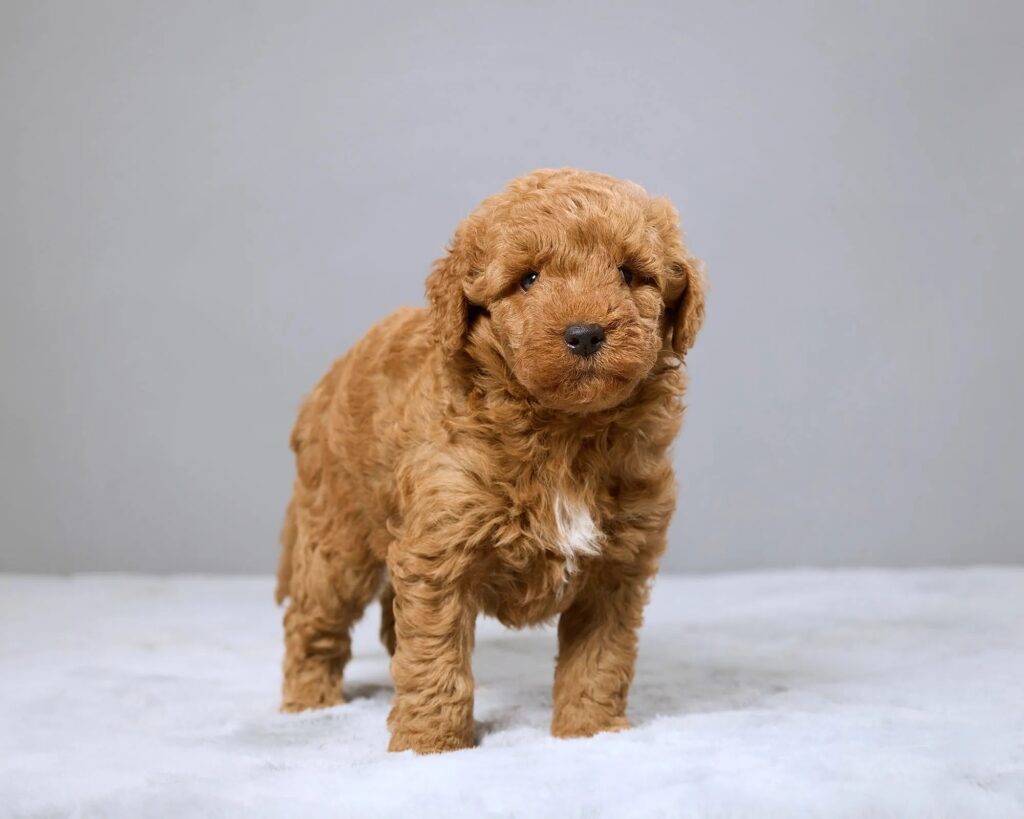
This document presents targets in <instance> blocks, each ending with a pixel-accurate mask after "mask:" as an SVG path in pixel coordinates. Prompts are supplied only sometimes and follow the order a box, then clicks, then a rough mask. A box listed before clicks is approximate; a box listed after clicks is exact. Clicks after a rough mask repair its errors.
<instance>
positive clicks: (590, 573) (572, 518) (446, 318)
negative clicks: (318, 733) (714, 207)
mask: <svg viewBox="0 0 1024 819" xmlns="http://www.w3.org/2000/svg"><path fill="white" fill-rule="evenodd" d="M427 295H428V300H429V308H428V309H426V310H423V309H405V310H400V311H399V312H397V313H395V314H393V315H391V316H390V317H388V318H386V319H384V320H383V321H382V322H380V323H379V324H377V325H376V326H375V327H374V328H373V329H371V330H370V332H369V333H367V335H366V336H365V337H364V338H363V339H362V340H361V341H360V342H359V343H358V344H356V345H355V347H353V348H352V350H351V351H350V352H349V353H348V354H347V355H346V356H344V357H343V358H341V359H339V360H338V361H337V362H335V364H334V366H333V367H332V368H331V370H330V372H328V374H327V375H326V376H325V377H324V379H323V380H322V381H321V382H320V383H319V384H318V385H317V386H316V388H315V389H314V390H313V392H312V394H311V395H310V396H309V397H308V398H307V399H306V401H305V403H304V404H303V405H302V409H301V410H300V412H299V419H298V422H297V423H296V426H295V431H294V432H293V433H292V439H291V445H292V448H293V449H294V450H295V456H296V461H297V464H298V477H297V479H296V481H295V491H294V496H293V498H292V502H291V504H290V505H289V507H288V514H287V519H286V521H285V525H284V531H283V533H282V541H283V544H284V549H283V552H282V555H281V562H280V567H279V569H278V587H277V598H278V602H282V601H283V600H284V598H285V597H290V598H291V600H290V603H289V605H288V609H287V612H286V614H285V618H284V623H285V659H284V702H283V706H282V707H283V709H284V710H286V711H298V710H302V709H305V708H318V707H324V706H329V705H335V704H337V703H340V702H342V695H341V675H342V669H343V668H344V666H345V663H346V661H347V660H348V659H349V656H350V653H351V652H350V634H349V632H350V630H351V627H352V624H353V623H355V621H356V620H358V619H359V617H360V616H361V614H362V612H363V608H364V607H365V606H366V605H367V603H369V602H370V600H372V599H373V598H374V597H375V596H376V595H378V594H380V596H381V602H382V605H383V612H384V614H383V620H382V623H381V639H382V640H383V641H384V644H385V645H386V646H387V648H388V650H389V651H390V652H391V653H392V655H393V659H392V663H391V672H392V676H393V677H394V683H395V699H394V705H393V707H392V709H391V714H390V716H389V717H388V725H389V726H390V729H391V743H390V749H391V750H393V751H401V750H405V749H409V748H411V749H413V750H415V751H418V752H420V753H429V752H435V751H448V750H452V749H455V748H465V747H468V746H471V745H472V744H473V678H472V671H471V667H470V660H471V654H472V651H473V635H474V626H475V621H476V617H477V615H478V614H479V613H481V612H483V613H485V614H489V615H492V616H494V617H497V618H498V619H499V620H500V621H501V622H502V623H504V624H505V625H508V626H512V627H515V628H518V627H522V626H527V625H534V624H537V623H542V622H545V621H548V620H550V619H551V618H553V617H555V616H556V615H558V616H559V623H558V643H559V649H558V663H557V668H556V671H555V688H554V717H553V719H552V723H551V730H552V733H554V734H555V735H556V736H562V737H570V736H589V735H591V734H594V733H597V732H599V731H609V730H617V729H621V728H625V727H628V723H627V721H626V698H627V694H628V690H629V685H630V682H631V681H632V678H633V666H634V661H635V658H636V647H637V629H638V627H639V626H640V622H641V618H642V613H643V607H644V604H645V602H646V598H647V593H648V584H649V582H650V580H651V578H652V576H653V575H654V573H655V571H656V569H657V563H658V559H659V557H660V555H661V553H662V552H663V551H664V549H665V533H666V529H667V528H668V524H669V519H670V517H671V515H672V511H673V509H674V507H675V480H674V477H673V473H672V464H671V462H670V460H669V457H668V454H667V450H668V447H669V445H670V444H671V443H672V440H673V438H674V437H675V435H676V432H677V431H678V429H679V425H680V421H681V419H682V413H683V405H682V395H683V389H684V386H685V380H684V377H683V375H682V373H681V372H680V370H679V367H678V364H679V362H680V360H681V359H682V356H683V355H684V353H685V351H686V350H687V349H689V347H690V346H691V345H692V344H693V341H694V337H695V335H696V334H697V330H698V329H699V328H700V325H701V322H702V320H703V317H704V276H703V273H702V272H701V267H700V264H699V262H698V261H697V260H696V259H695V258H694V257H693V256H691V255H690V254H689V252H688V251H687V250H686V248H685V247H684V245H683V241H682V236H681V234H680V230H679V224H678V216H677V215H676V212H675V210H674V209H673V208H672V205H671V204H670V203H669V202H668V200H666V199H656V198H652V197H650V196H648V195H647V194H646V193H645V192H644V191H643V189H642V188H640V187H639V186H637V185H634V184H632V183H629V182H623V181H619V180H616V179H613V178H611V177H608V176H603V175H600V174H595V173H587V172H583V171H575V170H541V171H536V172H534V173H532V174H529V175H528V176H525V177H523V178H521V179H517V180H516V181H514V182H513V183H512V184H511V185H509V187H508V188H507V189H506V190H505V191H504V192H502V193H499V194H497V195H496V196H492V197H490V198H489V199H487V200H485V201H484V203H483V204H482V205H480V207H479V208H478V209H477V210H476V211H475V212H474V213H473V214H472V215H470V216H469V217H468V218H467V219H466V220H465V221H464V222H463V223H462V224H461V225H460V226H459V228H458V230H457V231H456V234H455V239H454V240H453V242H452V245H451V249H450V252H449V253H448V255H447V256H445V257H444V258H443V259H441V260H439V261H438V262H437V263H436V264H435V266H434V268H433V270H432V272H431V274H430V276H429V278H428V279H427Z"/></svg>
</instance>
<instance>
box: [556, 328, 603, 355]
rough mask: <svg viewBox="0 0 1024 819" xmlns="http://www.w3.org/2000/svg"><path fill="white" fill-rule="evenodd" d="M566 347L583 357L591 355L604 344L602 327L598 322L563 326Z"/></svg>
mask: <svg viewBox="0 0 1024 819" xmlns="http://www.w3.org/2000/svg"><path fill="white" fill-rule="evenodd" d="M565 343H566V345H567V346H568V348H569V349H570V350H571V351H572V352H574V353H576V355H581V356H583V357H584V358H586V357H587V356H592V355H593V354H594V353H596V352H597V351H598V350H600V349H601V345H602V344H604V328H603V327H601V325H600V324H574V325H572V326H571V327H566V328H565Z"/></svg>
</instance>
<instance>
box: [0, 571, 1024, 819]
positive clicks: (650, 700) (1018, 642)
mask: <svg viewBox="0 0 1024 819" xmlns="http://www.w3.org/2000/svg"><path fill="white" fill-rule="evenodd" d="M378 613H379V612H378V610H377V609H376V608H374V609H372V610H371V611H369V612H368V613H367V618H366V620H364V621H363V623H362V624H361V625H360V627H359V629H358V631H357V637H356V648H355V650H356V655H355V659H354V660H353V661H352V663H351V665H350V666H349V671H348V674H347V679H346V692H347V695H348V697H349V698H350V700H351V701H350V703H349V704H347V705H344V706H341V707H338V708H333V709H331V710H328V711H321V712H315V713H307V714H301V715H297V716H293V715H282V714H278V713H277V712H276V706H277V693H278V685H279V671H278V664H279V659H280V651H281V648H280V642H281V638H280V628H279V620H280V612H279V611H278V610H276V609H275V608H274V606H273V605H272V603H271V582H270V580H269V579H262V578H261V579H232V578H229V579H223V578H221V579H212V578H196V577H185V578H182V577H179V578H167V579H161V578H149V577H111V576H85V577H73V578H64V579H59V578H36V577H10V576H8V577H3V576H0V813H2V814H4V815H13V816H67V815H76V816H95V817H104V818H105V819H106V818H109V817H132V819H137V818H138V817H146V816H189V817H202V816H237V815H241V814H242V813H245V814H246V815H254V816H296V817H311V816H318V815H331V816H351V817H364V816H373V817H376V816H384V817H386V816H401V817H403V819H409V817H417V819H418V817H430V816H437V817H446V819H449V818H450V817H457V816H473V817H477V816H531V817H533V816H541V817H543V816H552V817H589V816H610V817H629V816H644V817H648V816H673V817H674V816H752V817H766V816H823V817H824V816H827V817H842V816H872V817H874V816H891V817H901V819H902V818H903V817H919V816H948V817H957V818H958V819H959V818H960V817H979V816H1006V817H1011V816H1012V817H1021V816H1024V570H1021V569H970V570H934V571H908V572H881V571H834V572H824V571H813V572H812V571H799V572H784V573H770V574H748V575H735V576H717V577H700V578H682V577H666V576H663V577H661V578H660V579H659V580H658V581H657V584H656V586H655V592H654V598H653V601H652V604H651V606H650V608H649V610H648V617H647V625H646V626H645V630H644V632H643V638H642V641H641V658H640V663H639V668H638V671H637V677H636V682H635V684H634V686H633V692H632V696H631V700H630V702H631V709H630V713H631V717H632V720H633V722H634V724H635V725H636V728H635V729H634V730H632V731H629V732H626V733H622V734H615V735H605V736H600V737H597V738H594V739H589V740H570V741H566V740H555V739H552V738H551V737H550V736H548V733H547V725H548V720H549V717H550V714H549V709H550V705H551V694H550V682H551V675H552V670H553V664H552V658H553V655H554V653H555V639H554V634H553V633H552V631H551V630H550V629H548V630H539V631H538V630H535V631H527V632H520V633H515V632H510V631H505V630H503V629H502V628H501V627H500V626H498V625H497V624H496V623H494V622H493V621H487V620H481V622H480V626H479V630H478V640H477V652H476V658H475V661H474V667H475V670H476V676H477V681H478V690H477V698H476V716H477V720H478V722H479V725H478V729H479V730H478V733H479V737H480V746H479V747H478V748H476V749H474V750H469V751H463V752H459V753H454V754H448V755H442V756H431V757H416V756H414V755H412V754H411V753H405V754H397V755H396V754H390V755H389V754H387V753H386V752H385V747H386V745H387V734H386V729H385V724H384V719H385V716H386V714H387V710H388V704H389V700H390V696H391V687H390V682H389V679H388V672H387V659H386V655H385V653H384V651H383V649H382V648H381V647H380V646H379V644H378V643H377V642H376V634H375V632H376V626H377V622H376V621H377V617H378Z"/></svg>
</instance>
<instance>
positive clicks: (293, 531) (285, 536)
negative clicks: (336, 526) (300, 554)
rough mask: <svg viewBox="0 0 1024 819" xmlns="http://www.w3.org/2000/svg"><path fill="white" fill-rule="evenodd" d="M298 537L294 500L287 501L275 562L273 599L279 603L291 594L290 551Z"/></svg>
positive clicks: (292, 549)
mask: <svg viewBox="0 0 1024 819" xmlns="http://www.w3.org/2000/svg"><path fill="white" fill-rule="evenodd" d="M298 537H299V527H298V524H296V522H295V501H294V500H291V501H289V502H288V510H287V511H286V512H285V513H284V526H282V527H281V557H280V559H279V560H278V562H277V589H276V590H275V591H274V599H275V600H276V601H277V604H278V605H280V604H281V603H283V602H284V600H285V598H286V597H288V595H290V594H291V588H292V552H293V551H294V550H295V541H296V540H298Z"/></svg>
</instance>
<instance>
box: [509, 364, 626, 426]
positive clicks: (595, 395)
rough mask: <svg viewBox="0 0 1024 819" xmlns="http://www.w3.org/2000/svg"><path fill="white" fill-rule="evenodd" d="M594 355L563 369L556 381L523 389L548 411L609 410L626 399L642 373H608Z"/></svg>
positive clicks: (548, 381)
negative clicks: (592, 357)
mask: <svg viewBox="0 0 1024 819" xmlns="http://www.w3.org/2000/svg"><path fill="white" fill-rule="evenodd" d="M599 355H600V354H598V356H599ZM598 356H595V357H594V359H592V360H587V361H585V362H580V363H579V364H576V365H574V366H570V367H566V368H564V369H563V370H562V372H561V373H560V374H559V376H558V378H557V379H551V380H547V379H546V380H545V382H544V383H540V384H532V385H530V384H527V385H526V386H527V388H528V389H530V392H531V393H532V394H533V395H534V397H535V398H536V399H537V400H538V401H539V402H540V403H541V404H542V405H544V406H545V407H548V408H549V409H556V410H561V411H563V412H572V413H576V414H585V413H590V412H598V411H601V410H606V409H610V408H612V407H614V406H617V405H618V404H620V403H622V402H623V401H624V400H626V398H627V397H629V395H630V394H631V393H632V392H633V390H634V389H635V388H636V386H637V384H639V382H640V381H641V380H642V379H643V375H644V373H643V371H638V372H636V373H630V374H628V375H626V374H622V373H619V372H615V371H610V370H609V369H608V368H607V366H605V365H604V364H603V362H601V361H600V360H598Z"/></svg>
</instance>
